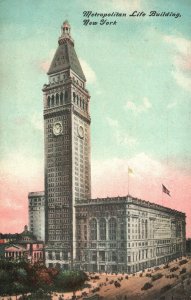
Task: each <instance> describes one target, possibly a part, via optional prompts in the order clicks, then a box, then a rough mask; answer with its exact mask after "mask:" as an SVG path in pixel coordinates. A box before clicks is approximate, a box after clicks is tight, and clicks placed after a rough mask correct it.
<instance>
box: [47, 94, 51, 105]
mask: <svg viewBox="0 0 191 300" xmlns="http://www.w3.org/2000/svg"><path fill="white" fill-rule="evenodd" d="M47 103H48V107H50V96H48V101H47Z"/></svg>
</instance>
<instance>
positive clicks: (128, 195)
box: [128, 168, 129, 196]
mask: <svg viewBox="0 0 191 300" xmlns="http://www.w3.org/2000/svg"><path fill="white" fill-rule="evenodd" d="M128 196H129V168H128Z"/></svg>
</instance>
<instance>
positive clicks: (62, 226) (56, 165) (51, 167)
mask: <svg viewBox="0 0 191 300" xmlns="http://www.w3.org/2000/svg"><path fill="white" fill-rule="evenodd" d="M70 29H71V28H70V25H69V23H68V22H67V21H65V22H64V23H63V25H62V27H61V36H60V37H59V39H58V48H57V50H56V53H55V55H54V58H53V60H52V63H51V65H50V68H49V71H48V73H47V74H48V84H45V85H44V86H43V95H44V97H43V98H44V151H45V197H46V205H45V207H46V208H45V222H46V225H45V227H46V231H45V237H46V245H47V247H46V264H47V266H62V267H63V268H65V269H67V268H69V267H70V266H72V263H73V261H74V260H75V258H76V253H75V250H76V245H75V243H76V214H75V203H76V201H78V203H79V202H80V201H82V202H83V201H84V200H85V199H90V198H91V186H90V184H91V183H90V115H89V100H90V95H89V93H88V91H87V90H86V87H85V83H86V79H85V76H84V73H83V71H82V68H81V65H80V62H79V60H78V57H77V55H76V52H75V49H74V41H73V39H72V38H71V35H70Z"/></svg>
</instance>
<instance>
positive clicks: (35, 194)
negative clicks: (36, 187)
mask: <svg viewBox="0 0 191 300" xmlns="http://www.w3.org/2000/svg"><path fill="white" fill-rule="evenodd" d="M44 195H45V193H44V191H39V192H30V193H29V194H28V197H29V198H30V197H43V196H44Z"/></svg>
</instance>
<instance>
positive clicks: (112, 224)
mask: <svg viewBox="0 0 191 300" xmlns="http://www.w3.org/2000/svg"><path fill="white" fill-rule="evenodd" d="M109 239H110V240H111V241H115V240H116V239H117V223H116V219H114V218H111V219H110V220H109Z"/></svg>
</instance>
